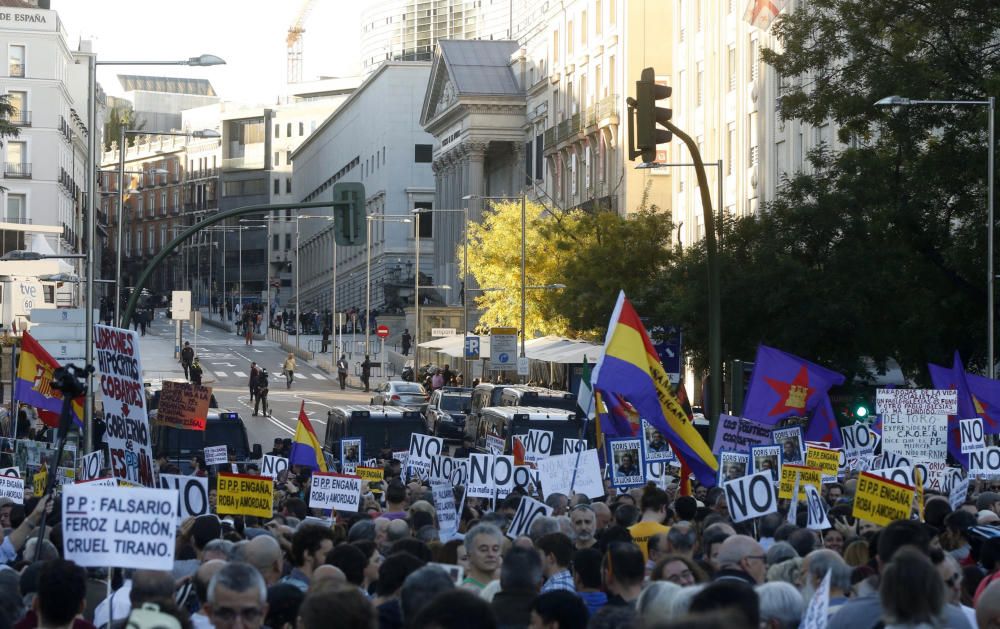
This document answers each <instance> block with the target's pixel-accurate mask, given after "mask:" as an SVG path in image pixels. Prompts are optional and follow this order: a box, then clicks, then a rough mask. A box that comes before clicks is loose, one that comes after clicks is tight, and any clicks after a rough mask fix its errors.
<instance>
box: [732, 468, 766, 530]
mask: <svg viewBox="0 0 1000 629" xmlns="http://www.w3.org/2000/svg"><path fill="white" fill-rule="evenodd" d="M722 489H723V491H725V492H726V503H727V504H728V505H729V516H730V517H731V518H732V519H733V522H743V521H744V520H749V519H751V518H759V517H760V516H762V515H767V514H768V513H774V512H776V511H777V510H778V492H777V491H776V490H775V487H774V478H773V477H772V476H771V471H770V470H766V471H764V472H760V473H758V474H751V475H749V476H744V477H743V478H737V479H736V480H733V481H729V482H727V483H726V484H724V485H723V486H722Z"/></svg>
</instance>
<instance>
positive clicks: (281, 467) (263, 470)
mask: <svg viewBox="0 0 1000 629" xmlns="http://www.w3.org/2000/svg"><path fill="white" fill-rule="evenodd" d="M287 469H288V459H286V458H285V457H283V456H275V455H273V454H265V455H264V458H263V459H261V463H260V475H261V476H267V477H268V478H277V477H278V475H279V474H281V473H282V472H284V471H285V470H287Z"/></svg>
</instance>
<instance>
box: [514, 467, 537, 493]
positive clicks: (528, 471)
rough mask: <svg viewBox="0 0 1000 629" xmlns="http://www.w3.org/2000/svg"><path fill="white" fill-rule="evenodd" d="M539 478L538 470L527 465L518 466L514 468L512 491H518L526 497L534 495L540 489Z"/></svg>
mask: <svg viewBox="0 0 1000 629" xmlns="http://www.w3.org/2000/svg"><path fill="white" fill-rule="evenodd" d="M540 478H541V477H540V476H539V475H538V470H536V469H534V468H531V467H528V466H527V465H518V466H517V467H515V468H514V489H517V490H520V491H521V492H522V493H524V494H525V495H527V496H533V495H536V494H538V493H539V491H540V489H541V481H540V480H539V479H540Z"/></svg>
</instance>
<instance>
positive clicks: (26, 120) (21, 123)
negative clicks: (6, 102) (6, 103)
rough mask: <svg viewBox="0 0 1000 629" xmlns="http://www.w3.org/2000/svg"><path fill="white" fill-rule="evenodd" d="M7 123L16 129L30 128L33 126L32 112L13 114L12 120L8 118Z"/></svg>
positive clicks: (22, 111)
mask: <svg viewBox="0 0 1000 629" xmlns="http://www.w3.org/2000/svg"><path fill="white" fill-rule="evenodd" d="M7 122H9V123H10V124H12V125H14V126H15V127H30V126H31V112H30V111H24V110H23V109H22V110H18V111H16V112H14V113H13V114H11V116H10V118H7Z"/></svg>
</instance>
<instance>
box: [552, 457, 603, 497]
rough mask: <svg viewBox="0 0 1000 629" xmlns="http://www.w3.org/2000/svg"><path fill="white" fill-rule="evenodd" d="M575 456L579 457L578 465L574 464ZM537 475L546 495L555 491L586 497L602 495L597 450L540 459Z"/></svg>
mask: <svg viewBox="0 0 1000 629" xmlns="http://www.w3.org/2000/svg"><path fill="white" fill-rule="evenodd" d="M577 457H579V458H580V465H579V466H577V464H576V461H577ZM574 470H576V480H575V481H574V479H573V471H574ZM538 476H539V477H540V478H541V480H542V490H543V491H544V493H545V495H546V496H550V495H552V494H556V493H559V494H565V495H567V496H569V495H571V494H574V493H576V494H584V495H585V496H587V497H588V498H600V497H601V496H603V495H604V481H603V480H602V478H601V465H600V463H599V462H598V459H597V450H594V449H590V450H584V451H583V452H579V453H571V454H560V455H558V456H550V457H549V458H547V459H542V460H541V461H539V462H538ZM571 487H572V490H571Z"/></svg>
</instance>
